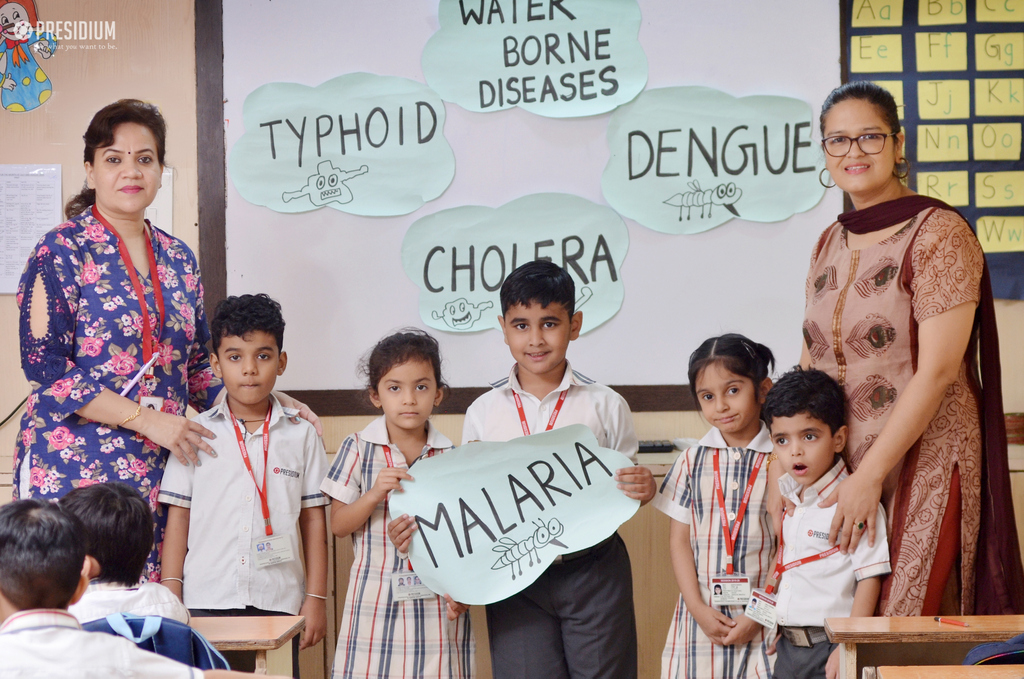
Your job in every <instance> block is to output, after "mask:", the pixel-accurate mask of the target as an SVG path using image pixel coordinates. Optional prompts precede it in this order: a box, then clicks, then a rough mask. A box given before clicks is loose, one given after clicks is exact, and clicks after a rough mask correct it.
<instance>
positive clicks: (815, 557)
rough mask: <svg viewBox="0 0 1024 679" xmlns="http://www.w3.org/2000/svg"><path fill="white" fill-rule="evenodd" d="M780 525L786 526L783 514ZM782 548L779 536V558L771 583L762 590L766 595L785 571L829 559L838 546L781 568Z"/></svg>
mask: <svg viewBox="0 0 1024 679" xmlns="http://www.w3.org/2000/svg"><path fill="white" fill-rule="evenodd" d="M782 525H783V526H785V525H786V515H785V514H783V515H782ZM782 547H783V536H782V535H780V536H779V558H778V559H776V560H775V572H774V573H772V578H771V582H770V583H769V584H768V586H767V587H765V588H764V591H765V592H767V593H768V594H771V593H772V592H774V591H775V585H774V584H772V583H778V581H779V578H781V577H782V574H783V573H785V572H786V571H788V570H792V569H794V568H797V567H798V566H803V565H804V564H805V563H813V562H814V561H818V560H819V559H824V558H826V557H830V556H832V555H833V554H835V553H836V552H838V551H839V545H836V546H835V547H832V548H830V549H826V550H825V551H824V552H818V553H817V554H814V555H812V556H805V557H804V558H802V559H797V560H796V561H790V562H789V563H787V564H786V565H785V566H783V565H782Z"/></svg>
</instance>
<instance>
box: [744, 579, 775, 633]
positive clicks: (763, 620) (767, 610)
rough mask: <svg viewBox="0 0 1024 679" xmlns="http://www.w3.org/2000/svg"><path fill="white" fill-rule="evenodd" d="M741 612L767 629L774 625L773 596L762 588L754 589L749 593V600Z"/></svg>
mask: <svg viewBox="0 0 1024 679" xmlns="http://www.w3.org/2000/svg"><path fill="white" fill-rule="evenodd" d="M743 614H744V615H746V616H747V617H748V618H750V619H751V620H753V621H754V622H757V623H759V624H761V625H764V626H765V627H767V628H769V629H771V628H772V627H775V617H776V610H775V597H773V596H772V595H771V594H768V593H767V592H765V591H764V590H763V589H755V590H754V591H753V592H751V593H750V601H748V602H747V610H746V611H744V613H743Z"/></svg>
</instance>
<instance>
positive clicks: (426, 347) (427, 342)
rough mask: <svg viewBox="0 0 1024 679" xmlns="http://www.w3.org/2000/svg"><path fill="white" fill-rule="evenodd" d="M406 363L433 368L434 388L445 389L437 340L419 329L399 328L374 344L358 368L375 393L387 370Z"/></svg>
mask: <svg viewBox="0 0 1024 679" xmlns="http://www.w3.org/2000/svg"><path fill="white" fill-rule="evenodd" d="M409 361H424V362H425V363H429V364H430V365H431V367H433V368H434V381H435V382H437V388H438V389H447V388H448V385H447V384H445V383H444V380H443V379H442V378H441V349H440V347H439V346H438V344H437V340H436V339H434V338H433V337H432V336H431V335H430V334H429V333H426V332H424V331H422V330H420V329H419V328H403V329H401V330H399V331H398V332H396V333H394V334H393V335H388V336H387V337H385V338H384V339H382V340H381V341H379V342H377V344H376V345H375V346H374V347H373V349H371V350H370V353H368V354H367V355H366V356H365V357H364V358H363V360H362V362H361V363H360V366H359V368H360V371H361V372H362V373H363V375H365V376H366V388H367V389H368V390H369V391H371V392H374V393H376V392H377V386H378V385H379V384H380V381H381V380H382V379H384V376H385V375H387V374H388V371H390V370H391V369H392V368H394V367H395V366H398V365H402V364H403V363H408V362H409Z"/></svg>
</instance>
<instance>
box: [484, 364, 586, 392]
mask: <svg viewBox="0 0 1024 679" xmlns="http://www.w3.org/2000/svg"><path fill="white" fill-rule="evenodd" d="M584 379H585V378H583V377H582V376H581V375H577V374H576V372H575V371H574V370H573V369H572V366H571V365H569V361H568V359H567V360H566V361H565V374H563V375H562V381H561V382H559V384H558V386H557V387H555V388H554V389H552V390H551V391H550V392H549V393H548V396H550V395H551V394H560V393H562V392H563V391H565V390H566V389H568V388H569V387H571V386H573V385H577V386H579V385H582V384H589V383H590V381H584ZM501 386H504V387H506V388H508V389H511V390H512V391H514V392H516V393H517V394H520V395H523V394H529V393H530V392H528V391H526V390H524V389H523V385H522V384H520V383H519V364H518V363H514V364H513V365H512V370H511V371H510V372H509V374H508V381H507V382H505V384H504V385H501ZM531 396H532V395H531ZM548 396H545V397H544V398H547V397H548Z"/></svg>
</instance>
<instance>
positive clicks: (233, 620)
mask: <svg viewBox="0 0 1024 679" xmlns="http://www.w3.org/2000/svg"><path fill="white" fill-rule="evenodd" d="M190 624H191V625H192V627H193V629H195V630H197V631H198V632H199V633H200V634H202V635H203V636H204V637H206V640H207V641H209V642H210V643H211V644H213V646H214V648H216V649H217V650H218V651H255V652H256V674H267V651H276V650H277V649H279V648H281V647H282V646H284V645H285V644H287V643H289V642H290V641H291V639H292V637H294V636H295V635H296V634H299V633H300V632H302V630H303V629H305V627H306V619H305V618H304V617H302V616H301V615H268V616H253V617H249V616H237V617H223V618H196V617H194V618H192V621H191V623H190ZM287 655H288V660H287V663H288V669H287V672H285V671H283V669H284V668H283V667H282V668H277V667H275V673H276V674H284V675H286V676H289V677H290V676H292V651H291V648H288V649H287ZM275 664H276V663H275Z"/></svg>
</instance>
